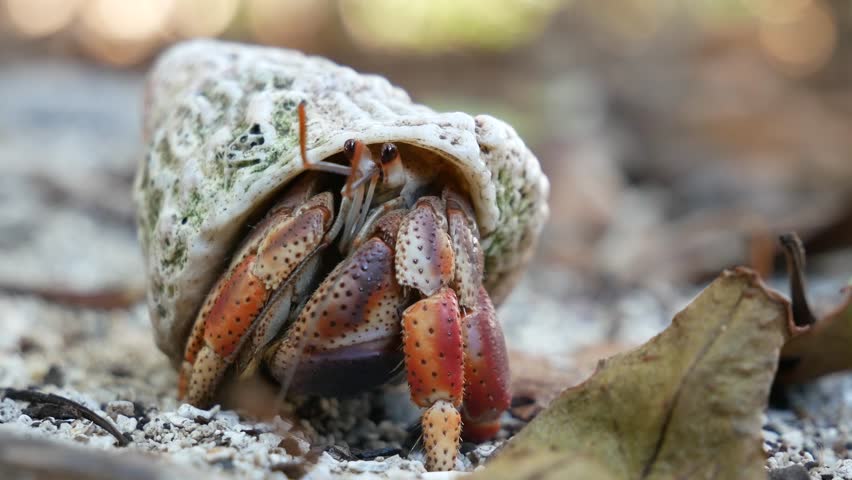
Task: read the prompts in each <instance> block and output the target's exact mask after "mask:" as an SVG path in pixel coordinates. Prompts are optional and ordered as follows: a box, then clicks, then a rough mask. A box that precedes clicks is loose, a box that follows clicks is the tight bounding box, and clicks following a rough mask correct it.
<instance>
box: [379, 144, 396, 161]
mask: <svg viewBox="0 0 852 480" xmlns="http://www.w3.org/2000/svg"><path fill="white" fill-rule="evenodd" d="M396 155H397V148H396V145H394V144H392V143H386V144H384V145H382V163H388V162H392V161H393V159H394V158H396Z"/></svg>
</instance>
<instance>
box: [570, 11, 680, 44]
mask: <svg viewBox="0 0 852 480" xmlns="http://www.w3.org/2000/svg"><path fill="white" fill-rule="evenodd" d="M676 7H677V4H676V3H675V0H616V1H611V2H597V3H587V4H586V5H585V8H586V9H587V11H588V14H589V18H591V19H592V20H593V21H594V22H595V25H596V26H597V27H599V28H600V29H601V31H602V32H604V34H605V35H608V36H609V37H610V40H615V44H614V46H617V47H618V48H620V49H621V50H623V51H625V52H627V53H630V52H639V51H641V50H643V49H644V47H645V45H647V43H648V42H649V41H651V40H652V39H653V38H654V37H655V36H656V35H657V33H659V31H660V30H661V29H662V28H663V26H664V25H665V24H666V22H667V21H668V20H669V19H670V18H671V17H672V15H673V14H674V13H675V11H676Z"/></svg>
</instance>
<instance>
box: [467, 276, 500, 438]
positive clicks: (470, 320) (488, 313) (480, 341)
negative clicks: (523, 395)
mask: <svg viewBox="0 0 852 480" xmlns="http://www.w3.org/2000/svg"><path fill="white" fill-rule="evenodd" d="M476 298H477V304H476V308H475V309H474V310H473V311H471V312H470V313H468V314H467V315H465V316H464V318H462V321H461V325H462V332H463V335H464V340H465V341H464V354H465V372H464V378H465V391H464V408H463V409H462V418H464V432H463V436H464V438H465V440H468V441H471V442H477V443H479V442H483V441H485V440H488V439H490V438H493V437H494V435H496V434H497V432H499V431H500V420H499V419H500V414H501V413H503V412H504V411H505V410H506V409H507V408H509V404H510V403H511V401H512V396H511V393H510V391H509V360H508V357H507V355H506V341H505V340H504V338H503V331H502V330H501V328H500V323H499V322H497V317H496V313H495V311H494V306H493V305H492V304H491V298H490V297H489V296H488V292H486V291H485V288H483V287H481V286H480V287H479V295H478V296H477V297H476Z"/></svg>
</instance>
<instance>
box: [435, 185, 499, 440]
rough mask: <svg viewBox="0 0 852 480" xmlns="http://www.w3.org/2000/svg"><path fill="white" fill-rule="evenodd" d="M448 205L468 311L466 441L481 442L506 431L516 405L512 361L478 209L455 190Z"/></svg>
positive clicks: (459, 286)
mask: <svg viewBox="0 0 852 480" xmlns="http://www.w3.org/2000/svg"><path fill="white" fill-rule="evenodd" d="M443 200H444V203H445V205H446V207H447V221H448V227H449V231H450V238H451V240H452V243H453V252H454V254H455V260H456V261H455V267H456V269H455V275H454V278H453V282H452V284H453V288H455V290H456V292H458V296H459V303H460V304H461V307H462V309H463V310H465V311H466V312H467V313H466V314H465V315H464V317H463V318H462V321H461V325H462V334H463V336H464V356H465V373H464V377H465V389H464V407H463V409H462V421H463V423H464V429H463V432H462V436H463V437H464V438H465V439H466V440H469V441H472V442H476V443H479V442H483V441H485V440H488V439H490V438H493V437H494V435H496V434H497V432H498V431H500V422H499V418H500V414H502V413H503V412H504V411H505V410H506V409H508V408H509V405H510V403H511V399H512V398H511V394H510V391H509V361H508V357H507V354H506V341H505V339H504V338H503V331H502V329H501V328H500V323H499V322H498V321H497V314H496V312H495V310H494V305H493V304H492V303H491V298H490V297H489V296H488V292H486V291H485V288H484V287H483V286H482V275H483V272H484V270H485V267H484V265H483V264H484V258H483V257H484V256H483V253H482V249H481V248H480V245H479V231H478V229H477V226H476V220H475V217H474V213H473V208H471V206H470V204H469V203H468V202H467V200H465V199H464V198H463V197H461V196H460V195H458V194H457V193H456V192H454V191H452V190H450V189H446V190H444V194H443Z"/></svg>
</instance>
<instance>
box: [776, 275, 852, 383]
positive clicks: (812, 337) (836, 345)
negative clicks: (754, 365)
mask: <svg viewBox="0 0 852 480" xmlns="http://www.w3.org/2000/svg"><path fill="white" fill-rule="evenodd" d="M843 294H844V296H845V298H844V300H843V303H842V304H841V305H840V306H838V307H837V308H836V309H835V310H834V311H833V312H831V313H829V314H828V315H826V316H825V317H823V318H822V319H820V320H819V321H817V322H816V323H815V324H814V325H812V326H810V327H808V328H807V329H806V330H804V331H803V332H802V333H801V334H799V335H796V336H794V337H793V338H791V339H790V341H789V342H787V344H786V345H784V348H782V349H781V366H780V367H779V368H778V381H779V382H781V383H786V384H789V383H803V382H808V381H811V380H813V379H815V378H817V377H821V376H823V375H827V374H829V373H834V372H840V371H843V370H852V286H847V287H846V288H844V289H843Z"/></svg>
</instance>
